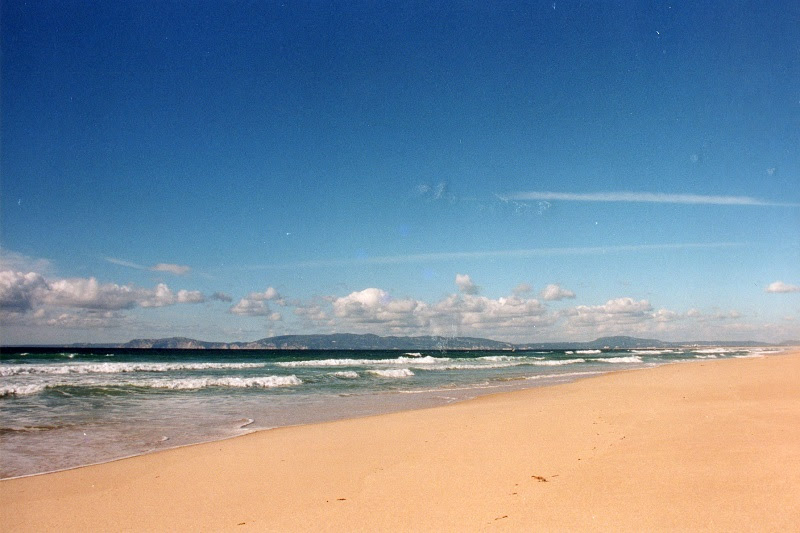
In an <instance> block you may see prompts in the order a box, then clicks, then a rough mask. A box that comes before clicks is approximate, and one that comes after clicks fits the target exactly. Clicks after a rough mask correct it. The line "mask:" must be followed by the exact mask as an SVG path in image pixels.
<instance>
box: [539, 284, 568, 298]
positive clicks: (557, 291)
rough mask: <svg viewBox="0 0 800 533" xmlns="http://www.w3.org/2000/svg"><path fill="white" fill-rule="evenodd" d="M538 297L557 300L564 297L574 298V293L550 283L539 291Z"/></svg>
mask: <svg viewBox="0 0 800 533" xmlns="http://www.w3.org/2000/svg"><path fill="white" fill-rule="evenodd" d="M539 297H540V298H542V299H543V300H548V301H557V300H563V299H565V298H575V293H574V292H572V291H570V290H567V289H563V288H561V286H560V285H558V284H550V285H548V286H547V287H545V288H544V289H542V292H540V293H539Z"/></svg>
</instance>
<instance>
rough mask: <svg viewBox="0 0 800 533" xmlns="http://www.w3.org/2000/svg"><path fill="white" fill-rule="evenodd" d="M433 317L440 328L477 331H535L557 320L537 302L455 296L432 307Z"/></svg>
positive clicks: (511, 298) (522, 299)
mask: <svg viewBox="0 0 800 533" xmlns="http://www.w3.org/2000/svg"><path fill="white" fill-rule="evenodd" d="M431 316H432V318H434V319H436V321H437V322H438V323H439V324H448V323H450V324H457V325H459V326H461V327H466V328H469V329H471V330H474V331H483V330H489V329H493V330H501V331H502V330H507V329H519V328H533V327H538V326H543V325H549V324H551V323H553V321H554V319H555V316H554V315H550V314H548V312H547V308H546V307H545V306H544V305H542V304H541V302H539V301H538V300H536V299H535V298H522V297H519V296H517V295H512V296H509V297H500V298H496V299H494V298H487V297H486V296H476V295H471V294H463V295H457V294H454V295H451V296H449V297H447V298H445V299H443V300H441V301H439V302H438V303H436V304H435V305H434V306H432V309H431Z"/></svg>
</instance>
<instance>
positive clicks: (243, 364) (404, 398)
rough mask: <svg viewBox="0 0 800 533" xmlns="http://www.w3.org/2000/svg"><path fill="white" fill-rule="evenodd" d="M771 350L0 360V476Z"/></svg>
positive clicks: (102, 355)
mask: <svg viewBox="0 0 800 533" xmlns="http://www.w3.org/2000/svg"><path fill="white" fill-rule="evenodd" d="M772 351H775V350H769V349H754V348H746V349H733V348H701V349H695V350H692V349H679V350H616V351H614V350H604V351H599V350H583V351H549V352H542V351H536V352H534V351H530V352H505V351H503V352H493V351H473V352H439V351H431V352H423V353H403V352H396V351H311V350H309V351H234V350H219V351H212V350H209V351H179V350H176V351H169V350H141V351H139V350H136V351H132V350H110V349H107V350H103V351H98V350H68V351H66V350H52V349H49V350H46V349H44V350H38V351H37V350H33V349H30V348H27V349H26V350H25V351H19V352H6V353H3V354H2V356H0V452H2V457H3V461H2V463H0V476H1V477H13V476H20V475H28V474H34V473H41V472H47V471H53V470H60V469H65V468H71V467H76V466H81V465H86V464H92V463H97V462H103V461H108V460H112V459H116V458H120V457H126V456H130V455H138V454H142V453H147V452H150V451H155V450H161V449H165V448H170V447H175V446H181V445H186V444H192V443H197V442H205V441H210V440H218V439H222V438H227V437H232V436H235V435H241V434H244V433H247V432H250V431H254V430H259V429H267V428H273V427H279V426H287V425H296V424H305V423H311V422H320V421H326V420H334V419H341V418H352V417H360V416H366V415H371V414H379V413H387V412H393V411H399V410H406V409H415V408H422V407H428V406H434V405H442V404H445V403H450V402H454V401H460V400H464V399H469V398H473V397H475V396H478V395H481V394H489V393H494V392H502V391H508V390H515V389H520V388H528V387H534V386H541V385H548V384H553V383H560V382H566V381H573V380H575V379H580V378H583V377H588V376H592V375H597V374H600V373H604V372H609V371H614V370H623V369H631V368H639V367H644V366H653V365H659V364H665V363H670V362H679V361H689V360H696V359H705V358H726V357H750V356H760V355H763V354H765V353H771V352H772Z"/></svg>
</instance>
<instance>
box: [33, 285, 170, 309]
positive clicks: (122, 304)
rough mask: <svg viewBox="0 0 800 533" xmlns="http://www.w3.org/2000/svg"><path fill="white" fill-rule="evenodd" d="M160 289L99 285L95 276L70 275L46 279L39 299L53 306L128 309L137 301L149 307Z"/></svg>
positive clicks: (161, 290) (160, 287)
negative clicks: (67, 277) (65, 277)
mask: <svg viewBox="0 0 800 533" xmlns="http://www.w3.org/2000/svg"><path fill="white" fill-rule="evenodd" d="M162 285H163V284H162ZM163 287H164V288H165V287H166V285H163ZM163 290H164V289H163V288H162V286H159V287H156V289H155V290H153V291H147V290H144V289H138V290H137V289H134V288H133V287H131V286H127V285H117V284H115V283H105V284H102V283H100V282H98V281H97V280H96V279H95V278H88V279H86V278H73V279H60V280H56V281H52V282H50V283H49V285H48V287H47V290H45V291H42V294H41V295H40V298H41V301H42V302H44V303H46V304H48V305H52V306H55V307H74V308H80V309H108V310H119V309H130V308H132V307H135V306H136V305H137V303H138V304H140V305H142V306H143V307H149V306H150V305H149V301H150V300H151V299H153V298H156V297H157V296H158V294H159V292H163ZM167 290H169V289H167Z"/></svg>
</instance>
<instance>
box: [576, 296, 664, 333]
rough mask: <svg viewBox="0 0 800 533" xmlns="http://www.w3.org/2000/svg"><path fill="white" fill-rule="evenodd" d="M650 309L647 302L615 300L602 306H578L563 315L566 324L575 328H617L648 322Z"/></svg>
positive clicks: (628, 299) (627, 299)
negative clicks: (611, 326) (609, 326)
mask: <svg viewBox="0 0 800 533" xmlns="http://www.w3.org/2000/svg"><path fill="white" fill-rule="evenodd" d="M652 309H653V308H652V306H651V305H650V302H648V301H647V300H639V301H638V302H637V301H636V300H634V299H633V298H616V299H614V300H608V301H607V302H606V303H605V304H603V305H594V306H587V305H579V306H576V307H573V308H570V309H566V310H565V311H564V312H563V314H564V316H566V317H567V322H568V324H569V325H571V326H575V327H593V326H598V325H605V326H608V325H615V326H618V325H622V324H634V323H638V322H641V321H645V320H649V319H651V318H652V315H651V314H650V311H652Z"/></svg>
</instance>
